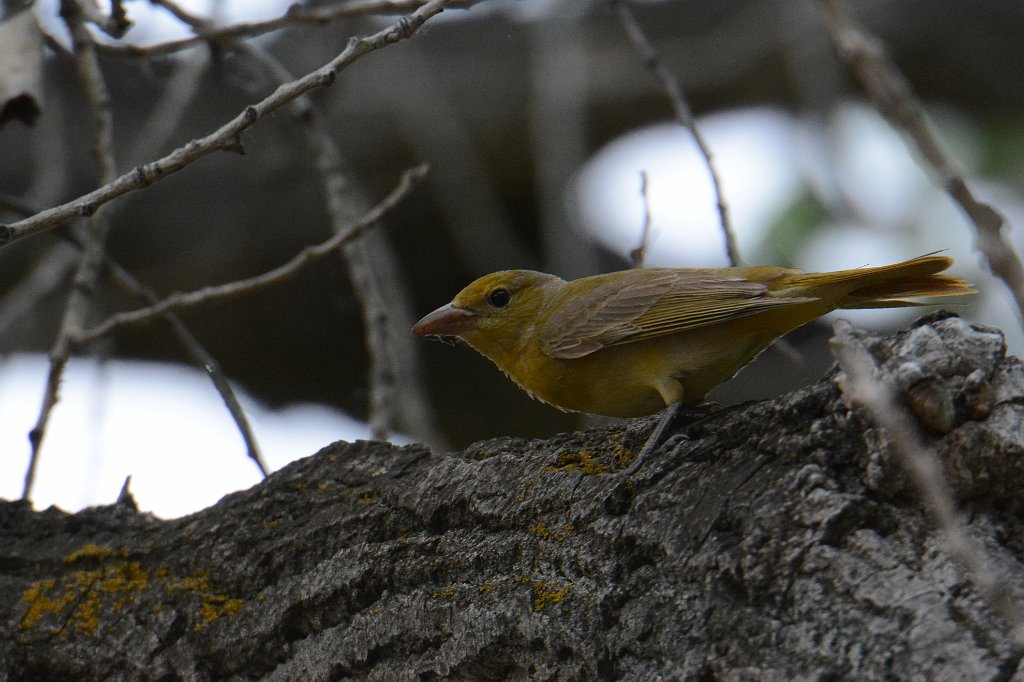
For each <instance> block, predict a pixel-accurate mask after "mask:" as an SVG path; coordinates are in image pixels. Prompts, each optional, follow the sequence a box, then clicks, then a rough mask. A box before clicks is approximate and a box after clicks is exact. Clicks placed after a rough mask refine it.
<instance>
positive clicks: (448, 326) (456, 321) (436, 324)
mask: <svg viewBox="0 0 1024 682" xmlns="http://www.w3.org/2000/svg"><path fill="white" fill-rule="evenodd" d="M474 320H476V315H475V314H473V312H471V311H469V310H466V309H465V308H456V307H455V306H453V305H452V304H451V303H448V304H446V305H443V306H441V307H440V308H438V309H437V310H435V311H434V312H432V313H430V314H428V315H426V316H425V317H424V318H423V319H422V320H420V321H419V322H417V323H416V326H415V327H413V328H412V333H413V334H415V335H416V336H439V337H446V336H461V335H462V332H464V331H466V330H467V329H469V328H470V327H471V326H472V324H473V321H474Z"/></svg>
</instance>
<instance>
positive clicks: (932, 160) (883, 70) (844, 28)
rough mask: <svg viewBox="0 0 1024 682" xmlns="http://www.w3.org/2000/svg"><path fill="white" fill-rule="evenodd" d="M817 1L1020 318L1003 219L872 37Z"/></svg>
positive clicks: (1022, 309)
mask: <svg viewBox="0 0 1024 682" xmlns="http://www.w3.org/2000/svg"><path fill="white" fill-rule="evenodd" d="M818 5H819V6H820V7H821V11H822V15H823V16H824V19H825V25H826V27H827V28H828V30H829V33H830V35H831V37H832V42H833V43H834V44H835V46H836V50H837V51H838V52H839V56H840V58H841V59H842V60H843V61H845V62H846V63H847V64H848V65H849V66H850V68H851V69H853V72H854V73H855V74H856V76H857V78H858V79H859V80H860V82H861V85H863V86H864V90H865V91H866V92H867V93H868V96H869V97H871V99H872V100H874V103H875V107H876V108H877V109H878V111H879V112H880V113H881V114H882V116H884V117H885V118H886V120H887V121H889V124H890V125H892V126H893V127H894V128H896V129H897V130H900V131H902V132H903V133H904V134H905V135H906V137H908V138H909V140H910V141H911V142H912V143H913V145H914V147H915V148H916V149H917V151H918V152H919V153H920V154H921V156H922V157H923V158H924V160H925V161H926V162H927V163H928V165H929V166H930V167H931V168H932V170H933V172H934V173H935V175H936V176H937V177H938V179H939V182H941V184H942V187H943V188H944V189H945V190H946V192H947V193H948V194H949V196H950V197H952V198H953V200H954V201H956V202H957V203H958V204H959V205H960V208H961V209H963V211H964V213H966V214H967V217H968V219H969V220H970V221H971V222H972V223H973V224H974V228H975V246H976V248H977V249H978V250H979V251H981V253H982V255H983V256H984V258H985V260H986V261H987V262H988V266H989V269H990V270H991V271H992V273H993V274H995V275H996V276H997V277H999V278H1000V279H1002V280H1003V282H1004V283H1005V284H1006V286H1007V287H1008V288H1009V289H1010V292H1011V293H1012V294H1013V296H1014V298H1015V299H1016V301H1017V309H1018V312H1019V314H1020V315H1021V317H1022V318H1024V266H1022V265H1021V261H1020V257H1019V256H1018V255H1017V252H1016V250H1015V249H1014V248H1013V246H1012V245H1011V244H1010V243H1009V242H1008V241H1007V240H1006V238H1005V236H1004V234H1003V228H1004V227H1006V225H1007V223H1006V219H1005V218H1004V217H1003V216H1002V215H1001V214H1000V213H999V212H998V211H996V210H995V209H994V208H993V207H992V206H991V205H989V204H987V203H985V202H982V201H978V199H976V198H975V196H974V194H973V192H971V189H970V187H968V185H967V181H966V180H965V179H964V177H963V175H962V174H961V173H960V171H959V170H957V169H956V168H955V167H954V164H953V162H952V161H951V160H950V159H949V157H948V156H947V154H946V152H945V151H944V150H943V149H942V146H941V145H940V144H939V141H938V140H937V139H936V137H935V135H934V133H933V132H932V131H931V129H930V128H929V126H928V123H927V119H926V117H925V113H924V110H923V108H922V106H921V104H920V102H918V100H917V99H916V97H915V96H914V93H913V90H912V89H911V87H910V84H909V83H908V82H907V80H906V78H904V77H903V74H901V73H900V71H899V69H897V68H896V66H895V65H894V64H893V63H892V61H891V60H890V59H889V58H888V56H887V55H886V54H885V51H884V49H883V48H882V45H881V43H880V42H879V41H878V39H876V38H875V37H874V36H872V35H870V34H868V33H867V32H866V31H865V30H864V29H863V28H862V27H860V26H858V25H856V24H855V23H854V21H853V20H852V19H851V18H850V17H849V15H847V13H846V12H845V11H844V10H843V8H842V7H841V5H840V3H839V1H838V0H818Z"/></svg>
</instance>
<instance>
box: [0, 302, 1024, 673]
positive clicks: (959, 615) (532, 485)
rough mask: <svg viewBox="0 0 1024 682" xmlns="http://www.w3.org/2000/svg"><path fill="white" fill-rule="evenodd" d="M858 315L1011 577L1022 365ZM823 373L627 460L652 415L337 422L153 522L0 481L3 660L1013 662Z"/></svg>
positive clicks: (769, 667) (1019, 558) (34, 663)
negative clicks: (373, 437)
mask: <svg viewBox="0 0 1024 682" xmlns="http://www.w3.org/2000/svg"><path fill="white" fill-rule="evenodd" d="M863 341H864V343H865V344H867V345H868V347H869V348H870V350H871V352H872V354H873V356H874V357H875V359H876V361H877V362H878V364H879V366H880V367H881V372H882V374H884V375H886V376H890V377H897V378H898V377H899V376H914V377H917V378H918V379H917V380H915V382H914V385H913V386H906V385H904V386H903V387H902V389H901V390H904V391H905V392H904V398H907V396H909V395H910V394H912V393H915V391H917V389H919V388H920V386H921V385H923V384H922V382H924V383H925V384H926V385H927V387H928V388H927V394H928V395H929V396H930V398H929V400H925V401H922V400H920V399H914V400H909V399H908V400H907V402H908V405H910V407H911V408H913V409H914V410H915V413H917V414H918V415H919V416H920V417H921V421H922V423H923V424H927V425H928V428H929V430H927V431H925V433H926V436H925V438H926V441H927V443H928V445H929V446H930V447H931V448H932V450H933V451H934V453H935V454H936V456H938V457H939V458H940V459H941V461H942V463H943V465H944V468H945V471H946V475H947V477H948V478H949V481H950V483H951V485H952V487H953V488H954V490H955V491H956V494H957V496H958V502H959V504H960V505H961V509H962V510H963V512H964V514H965V519H966V526H967V530H968V532H969V533H970V534H971V536H972V537H973V539H974V540H975V542H977V543H978V544H979V545H980V546H981V547H983V548H984V551H985V552H986V553H987V555H988V557H989V561H990V562H991V564H992V568H993V570H995V571H997V572H998V573H999V574H1000V575H1002V576H1005V580H1006V581H1008V582H1007V585H1008V588H1009V590H1010V593H1011V594H1012V595H1013V596H1014V597H1015V598H1020V595H1021V594H1022V593H1024V533H1022V515H1021V511H1020V499H1021V497H1020V490H1022V489H1024V440H1022V436H1021V418H1022V414H1024V366H1022V364H1021V362H1020V361H1019V360H1017V359H1016V358H1012V357H1006V355H1005V345H1004V341H1003V337H1002V335H1001V334H1000V333H999V332H998V331H997V330H994V329H990V328H985V327H980V326H976V325H972V324H971V323H969V322H967V321H965V320H962V319H960V318H958V317H954V316H948V315H944V314H937V315H933V316H930V317H927V318H924V319H922V320H921V321H919V322H918V323H917V324H915V325H914V326H913V327H912V328H911V329H909V330H907V331H905V332H901V333H899V334H897V335H895V336H892V337H889V338H881V337H876V336H871V335H867V334H865V335H864V336H863ZM908 367H909V368H910V369H907V368H908ZM835 379H836V374H835V372H833V373H832V374H830V375H828V376H826V377H825V378H823V379H822V380H821V381H819V382H818V383H817V384H814V385H812V386H809V387H807V388H805V389H802V390H799V391H796V392H793V393H790V394H788V395H785V396H782V397H780V398H778V399H775V400H770V401H765V402H759V403H756V404H747V405H742V406H737V407H733V408H727V409H723V410H721V411H719V412H716V413H714V414H713V415H712V416H710V417H709V418H706V419H704V420H703V421H699V422H696V423H691V424H689V425H680V426H677V427H676V431H677V432H679V433H682V434H685V436H684V437H680V436H675V437H672V438H670V439H669V440H668V442H667V443H666V444H665V446H663V447H662V448H661V450H660V451H659V452H657V453H656V454H655V456H652V457H650V458H649V459H648V460H647V461H645V462H644V463H643V466H641V467H640V468H639V469H638V470H637V471H636V472H633V473H632V474H628V475H627V474H626V473H625V472H624V470H623V465H624V464H625V463H626V462H628V461H629V458H630V456H631V453H634V452H636V451H637V450H638V449H639V447H640V446H641V445H642V443H643V441H644V437H645V436H646V434H647V433H648V432H649V430H650V428H651V427H652V426H653V421H652V420H651V419H640V420H634V421H631V422H628V423H625V424H620V425H615V426H610V427H605V428H599V429H594V430H590V431H584V432H580V433H572V434H564V435H561V436H557V437H555V438H552V439H550V440H545V441H525V440H521V439H515V438H499V439H495V440H491V441H486V442H481V443H477V444H475V445H474V446H472V447H470V448H469V449H467V450H466V451H465V452H460V453H450V454H442V453H434V452H430V451H429V450H427V449H426V448H424V447H423V446H418V445H413V446H408V447H395V446H392V445H388V444H386V443H378V442H358V443H335V444H333V445H330V446H328V447H326V448H324V449H323V450H322V451H320V452H319V453H317V454H315V455H313V456H312V457H308V458H306V459H303V460H300V461H297V462H294V463H292V464H290V465H288V466H286V467H285V468H284V469H282V470H280V471H278V472H277V473H275V474H273V475H272V476H271V477H270V478H269V479H267V480H266V481H265V482H264V483H262V484H260V485H258V486H255V487H253V488H251V489H249V490H246V491H243V492H239V493H235V494H232V495H228V496H227V497H225V498H224V499H223V500H221V501H220V502H219V503H218V504H216V505H215V506H213V507H211V508H209V509H206V510H204V511H201V512H199V513H196V514H193V515H191V516H188V517H185V518H182V519H176V520H170V521H163V520H157V519H154V518H152V517H150V516H148V515H146V514H141V513H138V512H137V511H135V510H134V507H133V505H132V504H131V503H130V500H129V501H124V502H122V503H119V504H115V505H112V506H110V507H103V508H93V509H88V510H85V511H82V512H80V513H77V514H66V513H64V512H62V511H59V510H57V509H52V508H51V509H48V510H45V511H42V512H35V511H32V510H31V509H30V508H29V507H28V506H27V505H25V504H22V503H17V502H5V503H0V630H2V631H0V679H2V680H12V681H13V680H69V679H97V680H98V679H124V680H143V679H145V680H176V679H188V680H209V679H237V680H241V679H268V680H327V679H369V680H431V679H459V680H605V679H606V680H619V679H621V680H656V679H665V680H677V679H679V680H682V679H693V680H832V679H921V680H1012V679H1018V680H1022V679H1024V671H1022V670H1019V669H1018V668H1019V664H1020V661H1021V652H1020V651H1018V650H1015V649H1014V647H1013V646H1012V644H1011V641H1010V637H1009V635H1008V628H1007V625H1006V624H1005V623H1003V622H1001V621H1000V620H999V619H998V618H997V617H996V616H995V615H993V613H992V612H991V611H990V609H989V608H988V607H987V606H986V604H985V603H984V602H983V600H982V599H981V598H980V597H979V594H978V592H977V591H976V590H975V589H974V587H973V584H972V582H971V579H970V576H968V575H965V573H964V572H963V571H962V569H961V568H960V567H958V566H957V564H956V563H955V562H954V561H953V560H951V559H950V557H949V555H948V554H947V553H946V551H945V550H944V542H943V534H942V533H941V532H940V531H939V530H938V529H936V528H935V527H934V525H933V524H932V522H931V521H930V519H929V517H928V515H927V513H926V512H925V511H924V510H923V508H922V506H921V503H920V501H919V500H918V499H917V497H916V494H915V492H914V486H913V485H912V483H911V482H910V481H909V479H908V478H907V476H906V475H905V474H904V473H903V471H902V468H901V466H900V463H899V459H898V457H897V453H895V452H894V451H893V448H892V446H891V445H890V443H889V441H888V439H887V438H886V436H885V434H883V433H880V432H879V431H877V430H876V429H874V428H873V427H872V425H871V422H870V419H869V417H868V415H866V414H864V413H862V412H861V411H860V410H859V409H851V407H850V406H848V405H847V404H846V402H845V401H844V398H843V396H842V394H841V393H840V391H839V388H838V386H837V383H836V381H835ZM897 383H899V382H898V381H897ZM904 383H906V382H904ZM915 387H916V388H915ZM917 393H919V391H917ZM936 405H939V408H935V406H936ZM943 405H945V406H946V407H942V406H943ZM915 406H916V407H915ZM929 406H930V407H929ZM936 410H937V412H938V413H941V415H945V416H943V417H942V418H939V419H935V418H930V417H929V416H928V415H929V414H931V413H934V412H936ZM932 416H934V415H932ZM141 454H144V453H140V455H141ZM197 475H201V472H197Z"/></svg>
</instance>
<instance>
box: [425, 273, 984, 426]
mask: <svg viewBox="0 0 1024 682" xmlns="http://www.w3.org/2000/svg"><path fill="white" fill-rule="evenodd" d="M952 263H953V261H952V259H950V258H947V257H945V256H936V255H927V256H921V257H920V258H915V259H912V260H909V261H904V262H902V263H896V264H893V265H886V266H882V267H876V268H860V269H856V270H839V271H836V272H824V273H802V272H800V271H798V270H792V269H787V268H778V267H771V266H754V267H738V268H717V269H693V268H649V269H637V270H625V271H621V272H612V273H608V274H604V275H595V276H593V277H584V278H582V279H577V280H573V281H571V282H567V281H565V280H562V279H560V278H558V277H555V276H554V275H548V274H544V273H540V272H533V271H529V270H507V271H502V272H495V273H492V274H490V275H486V276H484V277H481V278H480V279H478V280H476V281H475V282H473V283H472V284H470V285H469V286H467V287H466V288H465V289H463V290H462V291H461V292H459V294H458V295H457V296H456V297H455V298H454V299H453V300H452V302H451V303H449V304H448V305H446V306H442V307H441V308H439V309H437V310H435V311H434V312H433V313H430V314H429V315H427V316H426V317H424V318H423V319H422V320H420V322H419V323H418V324H417V325H416V327H414V328H413V332H414V333H416V334H419V335H421V336H456V337H458V338H461V339H463V340H464V341H465V342H466V343H468V344H469V345H470V346H472V347H473V348H474V349H476V350H477V351H478V352H479V353H481V354H482V355H485V356H486V357H488V358H490V359H491V360H492V361H493V362H494V363H495V364H496V365H497V366H498V368H499V369H501V370H502V371H503V372H505V374H507V375H508V376H509V377H510V378H511V379H512V380H514V381H515V382H516V383H517V384H519V385H520V386H521V387H523V388H524V389H526V390H527V391H528V392H529V393H530V394H531V395H533V396H535V397H537V398H539V399H540V400H543V401H545V402H547V403H550V404H552V405H554V406H556V407H559V408H561V409H564V410H572V411H577V412H588V413H592V414H603V415H609V416H616V417H632V416H640V415H645V414H651V413H653V412H657V411H658V410H660V409H663V408H664V407H666V406H667V405H672V404H675V403H677V402H682V403H684V404H687V405H694V404H697V403H699V402H700V401H701V400H703V398H704V396H705V395H707V393H708V392H709V391H710V390H711V389H713V388H714V387H715V386H717V385H718V384H720V383H722V382H723V381H726V380H727V379H729V378H730V377H732V376H733V375H734V374H735V373H736V372H737V371H739V370H740V369H741V368H742V367H744V366H745V365H746V364H748V363H749V362H750V361H751V360H753V359H754V358H755V357H757V355H758V354H759V353H761V351H763V350H764V349H765V348H767V347H768V345H770V344H771V343H772V341H774V340H775V339H777V338H778V337H780V336H782V335H783V334H785V333H787V332H789V331H791V330H793V329H795V328H797V327H799V326H801V325H803V324H806V323H807V322H810V321H811V320H813V319H815V318H817V317H819V316H821V315H824V314H825V313H827V312H829V311H831V310H835V309H837V308H892V307H903V306H913V305H922V304H921V303H918V302H914V301H908V300H906V299H908V298H917V297H926V296H927V297H932V296H959V295H963V294H970V293H975V291H974V289H973V287H972V286H971V284H970V283H968V282H966V281H964V280H961V279H957V278H955V277H950V276H948V275H942V274H939V273H941V272H942V271H943V270H946V269H947V268H949V267H950V266H951V265H952Z"/></svg>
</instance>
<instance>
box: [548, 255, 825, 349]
mask: <svg viewBox="0 0 1024 682" xmlns="http://www.w3.org/2000/svg"><path fill="white" fill-rule="evenodd" d="M743 270H746V269H743ZM751 270H753V269H751ZM759 270H760V269H759ZM773 270H775V269H774V268H773ZM783 272H785V271H783V270H782V269H781V268H779V269H778V274H782V273H783ZM617 274H618V276H617V277H608V278H607V281H606V282H604V283H600V284H598V285H597V286H595V287H593V288H590V289H589V290H586V291H584V292H582V293H581V294H579V295H575V296H572V297H571V298H570V299H569V300H567V301H565V302H564V303H563V304H562V305H561V306H559V308H558V310H557V311H556V312H555V313H553V314H552V315H551V317H550V318H549V319H548V320H547V322H546V324H545V325H544V329H543V332H542V333H543V339H544V350H545V352H546V353H547V354H548V355H550V356H551V357H554V358H561V359H571V358H578V357H582V356H584V355H588V354H590V353H593V352H594V351H596V350H599V349H601V348H606V347H608V346H614V345H618V344H622V343H632V342H634V341H641V340H643V339H650V338H653V337H657V336H662V335H666V334H675V333H678V332H682V331H686V330H689V329H695V328H697V327H705V326H707V325H712V324H717V323H720V322H726V321H728V320H733V319H736V318H740V317H746V316H747V315H753V314H755V313H760V312H764V311H766V310H771V309H773V308H780V307H785V306H790V305H793V304H796V303H804V302H807V301H811V300H813V299H811V298H803V297H792V298H788V297H787V298H781V297H780V298H776V297H770V296H768V295H767V294H768V291H769V288H768V286H766V284H764V283H762V282H758V281H751V280H750V279H748V278H747V277H746V276H744V274H743V273H742V272H741V270H740V269H736V270H731V269H728V268H726V269H722V270H703V269H689V270H688V269H675V268H664V269H658V268H654V269H647V270H634V271H629V272H627V273H617ZM599 277H600V276H599Z"/></svg>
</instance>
